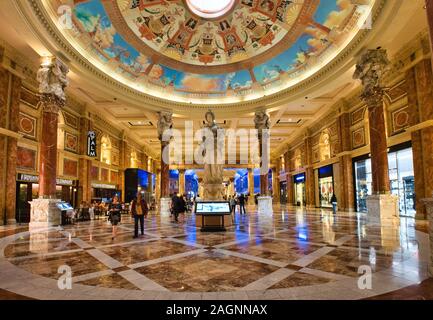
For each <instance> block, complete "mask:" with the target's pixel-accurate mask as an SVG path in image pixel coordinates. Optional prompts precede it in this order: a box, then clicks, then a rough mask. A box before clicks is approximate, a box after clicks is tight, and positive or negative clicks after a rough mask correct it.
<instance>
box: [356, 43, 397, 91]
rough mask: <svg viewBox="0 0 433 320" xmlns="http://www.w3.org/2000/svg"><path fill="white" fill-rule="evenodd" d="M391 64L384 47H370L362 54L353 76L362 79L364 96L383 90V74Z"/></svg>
mask: <svg viewBox="0 0 433 320" xmlns="http://www.w3.org/2000/svg"><path fill="white" fill-rule="evenodd" d="M389 64H390V62H389V60H388V57H387V53H386V50H384V49H380V48H378V49H370V50H367V51H366V52H365V53H364V54H363V55H361V57H360V58H359V60H358V63H357V64H356V70H355V73H354V74H353V78H354V79H360V80H361V81H362V85H363V87H364V92H363V96H364V97H366V98H367V97H368V96H369V95H374V94H376V93H378V92H380V93H381V92H382V91H383V86H382V83H381V82H382V79H383V75H384V74H385V72H387V71H388V69H389Z"/></svg>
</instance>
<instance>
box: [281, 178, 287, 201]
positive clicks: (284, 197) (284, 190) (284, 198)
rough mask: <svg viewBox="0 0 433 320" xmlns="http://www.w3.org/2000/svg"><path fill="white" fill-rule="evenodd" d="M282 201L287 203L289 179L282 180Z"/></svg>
mask: <svg viewBox="0 0 433 320" xmlns="http://www.w3.org/2000/svg"><path fill="white" fill-rule="evenodd" d="M280 203H281V204H287V181H281V182H280Z"/></svg>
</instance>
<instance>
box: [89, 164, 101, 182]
mask: <svg viewBox="0 0 433 320" xmlns="http://www.w3.org/2000/svg"><path fill="white" fill-rule="evenodd" d="M90 175H91V177H92V180H99V168H98V167H95V166H92V168H91V169H90Z"/></svg>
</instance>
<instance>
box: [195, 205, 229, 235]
mask: <svg viewBox="0 0 433 320" xmlns="http://www.w3.org/2000/svg"><path fill="white" fill-rule="evenodd" d="M195 214H196V226H197V227H201V231H226V227H230V226H231V225H232V222H233V221H232V215H231V210H230V202H229V201H200V202H196V204H195Z"/></svg>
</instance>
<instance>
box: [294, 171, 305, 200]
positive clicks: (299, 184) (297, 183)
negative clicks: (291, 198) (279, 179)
mask: <svg viewBox="0 0 433 320" xmlns="http://www.w3.org/2000/svg"><path fill="white" fill-rule="evenodd" d="M293 184H294V188H293V190H294V192H295V204H296V205H297V206H305V204H306V200H305V173H300V174H297V175H295V176H293Z"/></svg>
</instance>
